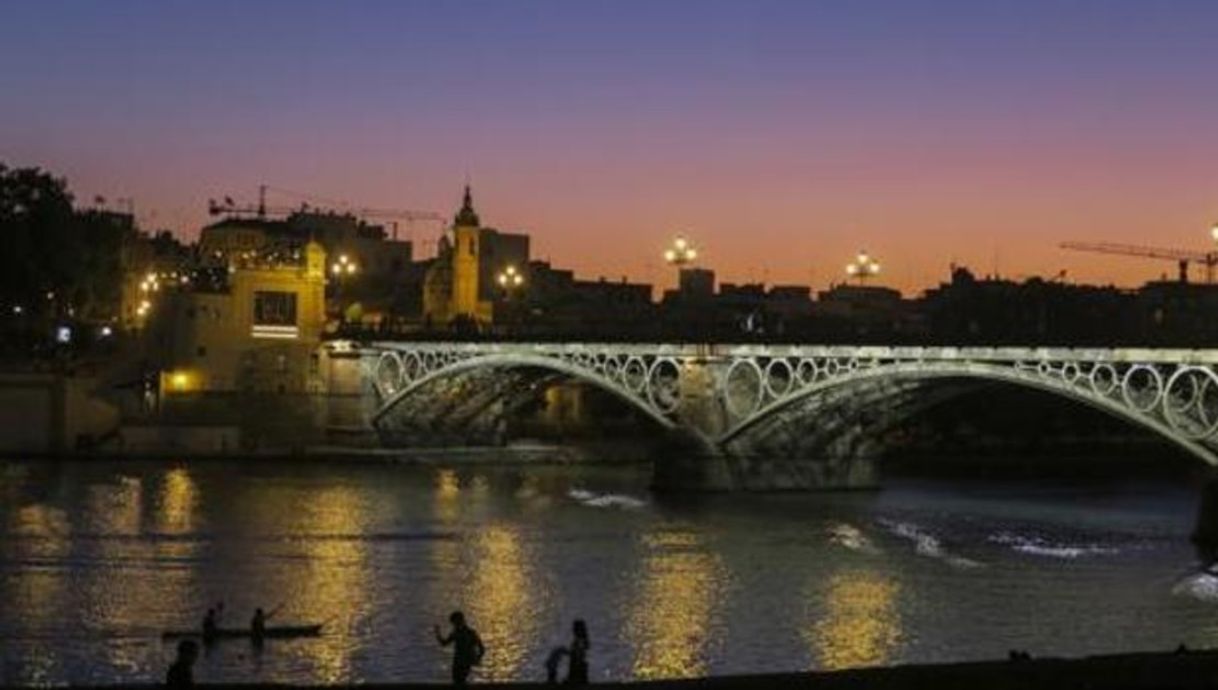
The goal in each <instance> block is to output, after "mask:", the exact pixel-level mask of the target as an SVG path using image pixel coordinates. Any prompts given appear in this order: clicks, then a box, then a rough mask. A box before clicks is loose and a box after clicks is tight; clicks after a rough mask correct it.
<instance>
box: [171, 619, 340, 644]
mask: <svg viewBox="0 0 1218 690" xmlns="http://www.w3.org/2000/svg"><path fill="white" fill-rule="evenodd" d="M322 625H323V624H322V623H318V624H316V625H278V626H273V627H271V626H268V627H267V629H266V630H265V631H264V632H263V633H262V636H263V637H264V638H266V639H280V640H281V639H290V638H293V637H317V636H319V635H321V626H322ZM253 636H254V631H253V630H250V629H249V628H218V629H217V630H216V632H215V634H214V635H212V637H214V638H215V639H235V638H250V637H253ZM182 637H203V631H202V630H166V631H165V632H163V633H161V639H165V640H173V639H178V638H182Z"/></svg>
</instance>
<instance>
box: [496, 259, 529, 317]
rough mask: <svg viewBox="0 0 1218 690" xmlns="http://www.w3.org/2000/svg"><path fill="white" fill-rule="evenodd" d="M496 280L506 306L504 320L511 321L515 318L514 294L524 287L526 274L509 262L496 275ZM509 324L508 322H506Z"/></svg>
mask: <svg viewBox="0 0 1218 690" xmlns="http://www.w3.org/2000/svg"><path fill="white" fill-rule="evenodd" d="M495 282H496V283H497V284H498V285H499V289H500V290H501V295H502V304H503V307H504V314H503V316H504V321H507V322H509V323H510V322H511V321H513V320H515V318H514V317H515V307H514V305H513V300H512V295H513V294H515V293H516V292H517V291H519V290H520V289H522V288H523V287H524V274H522V273H521V272H520V271H519V270H518V269H517V268H516V267H515V266H514V265H512V264H508V265H507V266H504V267H503V270H502V271H499V273H498V274H496V275H495ZM504 325H505V326H507V325H508V324H504Z"/></svg>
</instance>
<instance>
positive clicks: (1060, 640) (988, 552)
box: [0, 461, 1218, 684]
mask: <svg viewBox="0 0 1218 690" xmlns="http://www.w3.org/2000/svg"><path fill="white" fill-rule="evenodd" d="M646 485H647V470H645V469H643V468H637V469H620V468H619V469H610V468H592V467H585V468H577V467H571V466H567V467H529V468H521V467H499V468H492V467H490V466H485V465H482V466H468V467H463V468H460V469H441V468H433V467H427V468H420V467H397V466H389V465H380V464H337V463H332V464H326V465H322V464H316V463H313V464H307V465H299V464H290V463H266V462H262V463H245V464H242V463H228V462H223V463H221V462H197V463H177V464H172V463H170V464H162V463H148V462H143V463H136V462H130V463H127V462H104V461H103V462H68V463H34V462H7V463H0V662H2V666H0V684H4V683H9V684H17V683H21V684H25V683H31V684H64V683H94V682H101V683H119V682H134V681H143V682H147V681H155V680H158V679H160V678H162V677H163V673H164V670H165V667H166V666H167V664H168V663H169V661H170V660H171V657H172V653H173V650H172V647H171V645H169V644H164V643H162V641H161V639H160V631H162V630H164V629H167V628H182V627H193V626H196V625H198V622H199V621H200V620H201V618H202V615H203V612H204V610H205V609H206V607H207V606H209V605H214V604H215V603H216V602H221V601H222V602H223V604H224V607H223V618H224V622H226V623H227V624H230V625H238V626H243V625H247V624H248V620H249V617H250V615H251V613H252V611H253V609H254V607H256V606H263V607H266V608H268V609H270V608H273V607H279V608H280V610H279V611H278V613H277V615H276V616H275V618H274V619H273V620H272V623H277V622H282V623H292V622H299V621H319V622H320V621H325V623H326V625H325V628H324V632H325V634H324V635H323V636H322V637H320V638H317V639H305V640H291V641H289V640H284V641H279V640H271V641H268V642H267V643H266V645H265V646H264V647H263V648H262V649H261V650H257V649H255V648H254V647H252V646H251V645H250V644H249V643H248V642H246V641H236V640H234V641H224V642H220V643H218V644H216V645H214V646H213V647H211V648H210V649H209V650H207V653H206V654H205V655H204V656H203V657H202V658H201V659H200V661H199V664H198V666H197V667H196V678H197V679H198V680H200V681H202V682H219V681H250V680H264V681H279V682H296V683H332V682H378V681H395V680H401V681H441V680H444V679H445V678H446V677H447V676H446V656H445V653H444V652H443V651H442V650H440V649H439V648H438V647H437V646H436V644H435V642H434V640H433V638H432V626H433V625H435V624H438V623H442V622H443V621H444V620H445V619H446V617H447V614H448V612H449V611H450V610H452V609H454V608H461V609H463V610H464V611H465V612H466V614H467V615H468V617H469V618H470V621H471V623H472V624H473V625H474V627H475V628H477V629H478V631H479V632H480V634H481V636H482V638H483V640H484V641H485V642H486V644H487V647H488V653H487V657H486V659H485V661H484V663H483V665H482V666H481V667H480V668H479V669H478V671H477V672H476V673H477V677H478V678H481V679H484V680H491V679H494V680H505V679H521V680H524V679H541V678H543V677H544V671H543V668H544V667H543V664H544V660H545V658H546V656H547V654H548V653H549V651H550V650H551V649H552V648H553V647H554V646H555V645H558V644H561V643H564V642H565V641H566V640H567V639H568V634H567V633H568V631H569V629H570V623H571V620H572V619H573V618H575V617H582V618H584V619H586V620H587V622H588V625H589V628H590V631H591V639H592V650H591V660H592V666H593V679H594V680H603V679H630V678H658V677H672V676H695V675H703V674H725V673H746V672H760V671H792V670H805V669H836V668H845V667H854V666H866V665H879V664H894V663H902V662H923V661H948V660H964V659H987V658H995V657H1003V656H1005V655H1006V653H1007V651H1008V650H1009V649H1012V648H1018V649H1026V650H1028V651H1030V652H1031V653H1033V654H1060V655H1077V654H1085V653H1098V652H1117V651H1127V650H1150V649H1170V648H1174V647H1175V646H1176V645H1177V644H1179V643H1181V642H1184V643H1187V644H1189V645H1190V646H1213V645H1216V644H1218V615H1215V614H1218V578H1210V577H1208V576H1198V575H1192V574H1190V571H1191V570H1192V569H1194V568H1195V564H1196V559H1195V556H1194V554H1193V552H1192V550H1191V548H1190V547H1189V545H1188V542H1187V534H1188V532H1189V530H1190V529H1191V526H1192V523H1191V521H1192V518H1193V515H1194V510H1195V504H1196V498H1195V491H1194V490H1193V489H1191V488H1189V487H1187V486H1184V485H1183V484H1172V483H1168V482H1163V481H1155V482H1153V483H1152V482H1146V481H1141V482H1135V481H1127V482H1111V483H1103V484H1097V483H1090V484H1075V485H1070V484H1063V483H1028V482H1019V483H985V482H978V481H969V482H949V481H913V480H901V481H894V482H892V483H890V484H889V485H888V486H887V487H886V488H885V490H883V491H878V492H859V493H834V494H798V493H791V494H767V495H747V496H738V495H714V496H702V497H694V498H690V497H686V498H683V499H679V500H676V499H664V498H662V497H657V496H654V495H652V494H650V493H649V492H648V491H647V490H646Z"/></svg>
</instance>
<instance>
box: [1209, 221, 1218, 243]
mask: <svg viewBox="0 0 1218 690" xmlns="http://www.w3.org/2000/svg"><path fill="white" fill-rule="evenodd" d="M1210 237H1213V238H1214V241H1216V242H1218V221H1214V224H1213V225H1211V226H1210Z"/></svg>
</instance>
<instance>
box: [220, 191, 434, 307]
mask: <svg viewBox="0 0 1218 690" xmlns="http://www.w3.org/2000/svg"><path fill="white" fill-rule="evenodd" d="M310 241H312V242H317V243H318V244H319V245H320V246H321V248H322V249H323V250H324V251H325V253H326V255H327V256H329V257H330V258H331V263H332V265H331V266H330V267H328V270H330V272H331V274H332V277H333V279H334V280H333V285H334V288H333V289H332V290H331V295H330V297H331V299H330V301H329V303H328V308H327V313H329V314H330V315H331V316H332V318H334V319H335V320H340V321H343V320H349V319H351V318H354V319H355V320H361V321H365V320H366V321H380V320H382V319H385V318H388V317H390V316H392V314H393V313H394V310H395V305H397V304H398V303H399V302H401V299H400V290H399V288H400V286H401V285H402V284H403V283H406V282H408V281H409V279H410V272H411V268H412V262H413V259H414V252H413V246H412V244H411V243H410V242H408V241H399V240H397V239H396V238H392V237H390V236H389V235H388V234H387V233H386V232H385V228H384V226H381V225H374V224H370V223H366V222H364V221H363V220H361V219H359V218H357V217H356V216H354V215H352V214H349V213H336V212H327V211H317V210H310V209H302V210H299V211H295V212H293V213H290V214H288V215H287V216H286V217H284V218H267V217H265V216H252V217H250V216H230V217H227V218H223V219H221V220H219V221H217V222H215V223H212V224H211V225H208V226H207V227H205V228H203V231H202V233H201V234H200V236H199V245H198V254H199V258H200V264H201V265H203V266H212V267H228V266H232V265H235V264H236V263H238V262H240V261H243V260H248V259H250V258H251V257H254V256H261V257H263V258H266V257H268V256H271V255H276V254H283V255H286V254H288V253H290V252H291V251H294V250H295V249H296V248H299V247H301V246H303V245H304V244H305V243H306V242H310ZM340 259H341V264H336V262H338V261H339V260H340ZM416 282H417V281H416Z"/></svg>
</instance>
